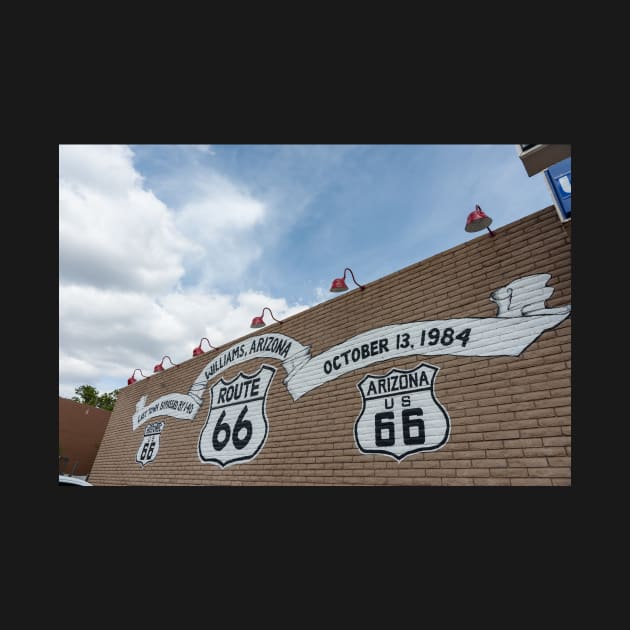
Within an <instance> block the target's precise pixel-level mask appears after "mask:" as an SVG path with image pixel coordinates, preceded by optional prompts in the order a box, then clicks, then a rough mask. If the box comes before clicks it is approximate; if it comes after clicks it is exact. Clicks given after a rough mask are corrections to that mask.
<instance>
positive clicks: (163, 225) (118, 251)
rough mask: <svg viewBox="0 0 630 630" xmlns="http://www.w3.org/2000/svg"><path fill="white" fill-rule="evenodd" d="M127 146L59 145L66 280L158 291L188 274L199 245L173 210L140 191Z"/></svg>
mask: <svg viewBox="0 0 630 630" xmlns="http://www.w3.org/2000/svg"><path fill="white" fill-rule="evenodd" d="M131 159H132V153H131V151H130V150H129V149H126V148H125V147H109V146H106V147H101V146H92V147H86V146H79V145H72V146H63V147H60V161H59V162H60V178H59V270H60V281H61V283H65V282H71V283H77V284H89V285H93V286H100V287H103V288H117V289H132V290H142V291H146V292H153V293H154V292H159V291H163V290H167V289H169V288H170V287H171V286H173V285H174V284H175V283H177V282H178V281H179V280H180V279H181V277H182V276H183V274H184V266H183V256H184V254H186V253H187V252H196V251H197V250H198V246H197V245H196V244H195V243H194V242H193V241H191V240H190V239H187V238H185V237H184V236H183V235H182V234H181V233H180V232H179V231H178V230H177V228H176V226H175V224H174V221H173V217H172V213H170V212H169V210H168V208H167V207H166V206H165V205H164V204H163V203H162V202H161V201H160V200H159V199H157V198H156V197H155V196H154V195H153V193H150V192H147V191H145V190H143V189H142V188H141V185H142V178H141V177H140V176H139V175H138V174H137V173H136V172H135V170H134V168H133V165H132V162H131Z"/></svg>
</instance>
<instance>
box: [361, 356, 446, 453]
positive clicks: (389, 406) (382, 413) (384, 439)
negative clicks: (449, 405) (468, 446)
mask: <svg viewBox="0 0 630 630" xmlns="http://www.w3.org/2000/svg"><path fill="white" fill-rule="evenodd" d="M439 369H440V368H438V367H435V366H434V365H430V364H428V363H421V364H420V365H418V366H417V367H415V368H413V369H411V370H399V369H397V368H393V369H391V370H390V371H389V372H387V374H384V375H381V376H376V375H373V374H368V375H367V376H366V377H365V378H363V379H362V380H361V381H360V382H359V383H358V385H357V387H358V388H359V391H360V392H361V397H362V399H363V408H362V409H361V413H360V414H359V416H358V417H357V420H356V422H355V425H354V437H355V440H356V443H357V446H358V447H359V450H360V451H361V452H363V453H383V454H384V455H389V456H390V457H394V458H395V459H397V460H398V461H401V460H402V459H403V458H404V457H407V456H408V455H411V454H412V453H418V452H420V451H435V450H437V449H439V448H441V447H442V446H444V444H446V441H447V440H448V438H449V434H450V427H451V423H450V418H449V416H448V414H447V413H446V410H445V409H444V407H442V405H441V404H440V403H439V402H438V400H437V398H436V397H435V392H434V389H433V386H434V382H435V376H436V374H437V373H438V371H439Z"/></svg>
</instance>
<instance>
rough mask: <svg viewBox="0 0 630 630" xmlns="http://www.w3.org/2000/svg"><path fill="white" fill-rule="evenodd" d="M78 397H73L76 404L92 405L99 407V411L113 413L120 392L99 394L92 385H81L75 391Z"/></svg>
mask: <svg viewBox="0 0 630 630" xmlns="http://www.w3.org/2000/svg"><path fill="white" fill-rule="evenodd" d="M74 393H75V394H77V396H73V397H72V400H74V402H79V403H83V404H84V405H92V407H98V408H99V409H106V410H107V411H112V410H113V409H114V405H115V404H116V400H117V398H118V390H117V389H115V390H114V391H113V392H109V393H107V394H99V392H98V390H97V389H96V388H95V387H93V386H92V385H81V387H77V388H76V389H75V390H74Z"/></svg>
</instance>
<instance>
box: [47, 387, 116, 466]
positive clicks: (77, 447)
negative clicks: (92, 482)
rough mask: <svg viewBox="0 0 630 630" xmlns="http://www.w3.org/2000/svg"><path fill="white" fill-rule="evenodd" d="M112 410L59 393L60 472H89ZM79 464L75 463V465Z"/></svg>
mask: <svg viewBox="0 0 630 630" xmlns="http://www.w3.org/2000/svg"><path fill="white" fill-rule="evenodd" d="M110 416H111V411H107V410H106V409H99V408H98V407H93V406H92V405H84V404H82V403H78V402H75V401H74V400H70V399H68V398H61V397H59V448H60V451H61V456H62V457H67V458H68V461H67V462H65V461H60V463H59V472H63V473H72V472H73V470H74V472H73V474H74V475H75V476H76V475H81V476H84V475H89V474H90V471H91V469H92V464H93V463H94V459H95V458H96V453H97V451H98V447H99V446H100V444H101V440H102V439H103V435H104V434H105V427H106V426H107V423H108V422H109V418H110ZM75 464H76V467H75Z"/></svg>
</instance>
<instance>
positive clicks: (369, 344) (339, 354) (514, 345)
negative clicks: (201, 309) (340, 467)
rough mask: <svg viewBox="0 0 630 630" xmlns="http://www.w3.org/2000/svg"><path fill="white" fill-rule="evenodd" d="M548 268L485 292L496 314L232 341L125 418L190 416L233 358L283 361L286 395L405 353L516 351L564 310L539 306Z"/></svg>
mask: <svg viewBox="0 0 630 630" xmlns="http://www.w3.org/2000/svg"><path fill="white" fill-rule="evenodd" d="M550 277H551V276H550V274H547V273H543V274H536V275H532V276H526V277H524V278H518V279H517V280H514V281H513V282H511V283H510V284H508V285H506V286H505V287H501V288H499V289H497V290H496V291H493V293H492V294H491V295H490V300H492V301H493V302H495V303H496V304H497V309H498V312H497V316H496V317H464V318H457V319H441V320H428V321H421V322H408V323H404V324H391V325H388V326H382V327H381V328H375V329H372V330H369V331H366V332H364V333H361V334H359V335H356V336H355V337H352V338H350V339H348V340H346V341H344V342H343V343H340V344H338V345H336V346H333V347H332V348H330V349H328V350H326V351H325V352H323V353H321V354H319V355H317V356H316V357H311V356H310V346H304V345H302V344H301V343H299V342H298V341H296V340H295V339H292V338H291V337H288V336H286V335H280V334H274V335H260V336H257V337H252V338H250V339H248V340H246V341H245V342H243V343H241V344H239V345H237V346H232V347H231V348H229V349H228V350H225V351H224V352H222V353H221V354H219V355H218V356H217V357H215V358H214V359H212V360H211V361H210V362H209V363H208V364H207V365H206V367H205V368H204V369H203V371H202V372H201V374H200V375H199V376H198V377H197V379H196V380H195V382H194V383H193V385H192V386H191V388H190V390H189V392H188V394H168V395H166V396H162V397H161V398H158V399H157V400H156V401H155V402H153V403H152V404H150V405H147V406H145V402H146V396H145V397H143V398H142V399H141V400H140V401H138V403H137V405H136V413H135V414H134V415H133V418H132V426H133V429H134V430H135V429H136V428H137V427H139V426H140V425H141V424H142V423H143V422H146V421H147V420H149V419H150V418H152V417H154V416H156V415H166V416H171V417H173V418H179V419H186V420H192V419H193V418H194V417H195V414H196V413H197V411H198V409H199V407H200V406H201V402H202V396H203V394H204V391H205V388H206V384H207V382H208V381H209V380H210V379H212V378H214V377H216V376H217V375H219V374H221V373H222V372H223V371H225V370H227V369H228V368H229V367H231V366H232V365H237V364H239V363H242V362H244V361H249V360H250V359H255V358H259V357H260V358H263V357H264V358H275V359H278V360H280V361H282V366H283V367H284V369H285V370H286V372H287V376H286V377H285V379H284V381H283V383H284V384H285V385H286V387H287V389H288V391H289V393H290V394H291V396H292V397H293V400H298V399H299V398H300V397H302V396H303V395H304V394H306V393H308V392H310V391H311V390H312V389H314V388H316V387H319V386H320V385H323V384H324V383H327V382H328V381H331V380H334V379H336V378H338V377H339V376H343V375H344V374H347V373H348V372H352V371H354V370H358V369H360V368H363V367H366V366H368V365H372V364H373V363H378V362H380V361H386V360H388V359H393V358H398V357H406V356H412V355H422V356H424V355H426V356H434V355H455V356H468V357H473V356H474V357H491V356H518V355H519V354H521V353H522V352H523V351H524V350H525V348H527V347H528V346H529V345H530V344H532V343H533V342H534V341H535V340H536V339H537V338H538V337H539V336H540V335H541V334H542V333H543V332H545V331H546V330H549V329H551V328H554V327H555V326H558V325H559V324H560V323H562V322H563V321H564V320H565V319H566V318H567V317H568V316H569V315H570V313H571V305H570V304H568V305H565V306H561V307H557V308H546V307H545V300H547V299H548V298H549V297H550V296H551V294H552V293H553V288H552V287H547V286H545V285H546V283H547V281H548V280H549V278H550Z"/></svg>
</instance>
